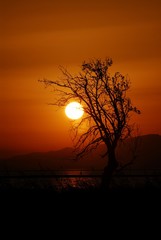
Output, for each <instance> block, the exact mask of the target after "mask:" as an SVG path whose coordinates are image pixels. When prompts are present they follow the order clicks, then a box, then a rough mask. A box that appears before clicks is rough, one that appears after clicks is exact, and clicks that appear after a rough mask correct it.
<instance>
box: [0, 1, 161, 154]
mask: <svg viewBox="0 0 161 240" xmlns="http://www.w3.org/2000/svg"><path fill="white" fill-rule="evenodd" d="M0 18H1V19H0V24H1V26H0V28H1V31H0V74H1V75H0V149H12V150H14V149H15V150H17V151H47V150H52V149H59V148H62V147H65V146H71V145H72V143H71V139H70V134H69V128H70V121H69V120H68V119H67V117H66V116H65V114H64V110H63V109H61V110H59V111H55V109H54V107H53V106H49V105H47V104H46V103H48V102H52V100H53V99H54V95H53V93H52V92H51V91H50V89H44V87H43V85H41V84H40V83H38V81H37V80H38V79H40V78H43V77H46V78H49V79H55V78H58V77H59V76H61V73H60V72H59V70H58V66H59V65H63V66H65V67H67V68H68V69H69V71H71V72H76V71H77V70H78V69H79V66H80V65H81V63H82V61H83V60H86V59H87V60H88V59H90V58H92V57H94V58H97V57H99V58H105V57H111V58H112V59H113V61H114V64H113V67H112V71H120V72H122V73H123V74H128V75H129V77H130V79H131V82H132V89H131V96H132V99H133V102H134V103H135V105H136V106H138V108H140V109H141V111H142V115H140V116H138V117H137V118H135V120H136V121H137V122H138V124H139V126H140V132H141V134H148V133H158V134H161V124H160V123H161V111H160V110H161V45H160V43H161V1H160V0H153V1H147V0H138V1H137V0H135V1H129V0H123V1H121V0H120V1H119V0H116V1H115V0H113V1H107V0H99V1H97V0H94V1H93V0H82V1H80V0H78V1H75V0H59V1H52V0H45V1H41V0H32V1H31V0H27V1H26V0H24V1H20V0H18V1H16V0H1V3H0Z"/></svg>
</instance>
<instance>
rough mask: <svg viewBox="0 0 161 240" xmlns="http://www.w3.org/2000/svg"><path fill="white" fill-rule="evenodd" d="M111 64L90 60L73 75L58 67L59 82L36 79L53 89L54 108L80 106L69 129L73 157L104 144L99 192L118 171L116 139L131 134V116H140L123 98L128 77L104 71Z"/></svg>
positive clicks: (127, 87) (129, 102)
mask: <svg viewBox="0 0 161 240" xmlns="http://www.w3.org/2000/svg"><path fill="white" fill-rule="evenodd" d="M111 65H112V59H109V58H107V59H105V60H101V59H95V60H90V61H88V62H83V64H82V66H81V71H80V72H79V73H78V74H77V75H76V76H73V75H72V74H70V73H69V72H68V71H67V70H66V69H65V68H63V67H61V68H60V69H61V72H62V75H63V79H61V80H56V81H52V80H47V79H43V80H40V81H41V82H43V83H44V84H45V85H46V86H53V87H54V92H55V93H56V95H55V97H56V100H55V102H54V103H53V104H54V105H57V106H65V105H67V104H68V103H69V102H70V101H78V102H79V103H80V104H81V105H82V106H83V109H84V115H83V117H82V118H81V120H79V121H73V126H72V130H73V133H74V139H75V149H76V151H77V157H81V156H83V155H84V154H85V153H87V152H89V151H91V150H92V149H95V148H97V146H98V145H99V144H101V143H104V144H105V145H106V148H107V152H106V153H105V154H104V157H105V156H107V165H106V166H105V168H104V172H103V176H102V188H103V189H107V188H108V186H109V183H110V180H111V177H112V175H113V173H114V172H115V171H116V169H117V168H119V165H120V164H119V161H118V159H117V158H116V147H117V145H118V142H119V140H124V139H125V138H127V137H129V136H130V135H131V132H132V130H133V127H132V125H130V123H129V120H130V116H131V113H137V114H139V113H140V111H139V110H138V109H137V108H136V107H134V106H133V105H132V103H131V100H130V98H129V97H128V96H127V91H128V89H129V88H130V81H129V79H128V77H127V76H124V75H122V74H121V73H119V72H116V73H115V74H114V75H113V76H111V75H110V73H109V71H108V70H109V67H111ZM82 126H85V129H86V130H84V131H82V132H81V131H79V129H80V128H81V127H82ZM80 132H81V133H80Z"/></svg>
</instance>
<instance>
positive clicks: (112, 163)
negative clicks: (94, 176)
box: [101, 149, 118, 192]
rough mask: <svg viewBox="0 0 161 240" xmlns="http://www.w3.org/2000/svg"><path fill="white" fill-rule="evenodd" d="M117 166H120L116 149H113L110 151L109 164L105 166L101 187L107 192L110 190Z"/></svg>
mask: <svg viewBox="0 0 161 240" xmlns="http://www.w3.org/2000/svg"><path fill="white" fill-rule="evenodd" d="M117 166H118V163H117V160H116V157H115V149H111V150H110V151H109V152H108V164H107V166H105V168H104V171H103V175H102V182H101V189H102V190H103V191H105V192H106V191H108V190H109V186H110V182H111V179H112V176H113V173H114V172H115V170H116V168H117Z"/></svg>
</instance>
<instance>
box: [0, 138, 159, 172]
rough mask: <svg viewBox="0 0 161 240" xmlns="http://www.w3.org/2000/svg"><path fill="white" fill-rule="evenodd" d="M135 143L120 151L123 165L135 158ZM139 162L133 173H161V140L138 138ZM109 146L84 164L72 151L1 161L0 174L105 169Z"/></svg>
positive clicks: (96, 152)
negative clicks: (157, 171)
mask: <svg viewBox="0 0 161 240" xmlns="http://www.w3.org/2000/svg"><path fill="white" fill-rule="evenodd" d="M134 143H135V139H132V140H130V141H129V140H128V141H126V143H124V144H122V145H121V146H120V147H119V149H118V157H119V158H120V160H121V162H127V161H128V160H129V159H130V158H131V157H132V155H133V149H134V148H133V147H135V144H134ZM137 143H138V146H137V151H136V152H135V154H136V156H137V157H136V159H135V161H134V163H133V164H132V165H131V166H129V167H128V168H129V169H141V170H161V136H160V135H152V134H151V135H144V136H140V137H138V141H137ZM104 152H105V146H104V145H100V146H99V147H98V148H97V150H95V151H94V152H92V153H91V154H89V155H88V156H86V157H84V158H83V159H80V160H74V153H73V149H72V148H64V149H61V150H59V151H50V152H45V153H42V152H35V153H30V154H23V155H17V156H14V157H11V158H7V159H5V158H4V159H0V171H10V170H12V171H25V170H57V169H80V168H81V169H103V168H104V166H105V165H106V158H102V157H101V155H102V154H103V153H104Z"/></svg>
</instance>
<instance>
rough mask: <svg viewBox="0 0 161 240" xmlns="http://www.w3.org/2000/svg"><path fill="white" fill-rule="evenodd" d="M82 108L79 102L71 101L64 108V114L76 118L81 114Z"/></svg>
mask: <svg viewBox="0 0 161 240" xmlns="http://www.w3.org/2000/svg"><path fill="white" fill-rule="evenodd" d="M83 113H84V110H83V107H82V105H81V104H80V103H78V102H71V103H69V104H68V105H67V106H66V108H65V114H66V115H67V117H68V118H70V119H73V120H76V119H78V118H81V117H82V116H83Z"/></svg>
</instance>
